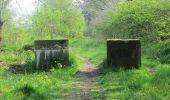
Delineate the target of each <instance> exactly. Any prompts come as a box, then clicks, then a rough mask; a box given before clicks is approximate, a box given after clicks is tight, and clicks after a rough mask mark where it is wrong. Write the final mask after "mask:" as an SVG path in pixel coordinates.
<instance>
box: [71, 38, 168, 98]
mask: <svg viewBox="0 0 170 100" xmlns="http://www.w3.org/2000/svg"><path fill="white" fill-rule="evenodd" d="M165 44H166V46H165V47H167V45H168V44H169V43H165ZM160 45H161V44H160ZM161 46H163V45H161ZM71 47H72V49H73V50H74V51H75V52H76V53H78V54H80V55H82V56H84V57H87V58H88V59H89V60H91V61H92V62H93V63H95V64H96V65H98V67H99V76H98V77H97V80H98V82H99V83H100V85H101V91H100V93H98V94H102V95H104V98H105V99H107V100H113V99H116V100H117V99H118V100H153V99H154V100H157V99H158V100H162V99H165V100H166V99H169V97H170V95H169V94H168V91H169V89H170V86H169V85H168V84H170V73H169V71H170V68H169V64H161V63H160V62H159V61H158V60H157V59H154V60H153V59H149V58H147V57H145V56H147V53H146V52H143V54H142V56H143V57H142V66H141V67H140V68H139V69H131V70H125V69H121V68H114V66H112V67H111V66H110V67H109V66H107V64H106V63H105V61H103V60H104V59H105V58H106V57H105V56H106V47H105V42H104V41H99V40H95V39H93V38H92V39H91V38H84V39H76V40H75V39H74V40H72V41H71ZM142 48H143V49H146V47H142ZM154 48H155V47H154ZM158 48H160V47H158ZM167 48H168V47H167ZM154 51H155V50H152V52H154ZM93 95H95V93H93ZM95 96H98V95H95Z"/></svg>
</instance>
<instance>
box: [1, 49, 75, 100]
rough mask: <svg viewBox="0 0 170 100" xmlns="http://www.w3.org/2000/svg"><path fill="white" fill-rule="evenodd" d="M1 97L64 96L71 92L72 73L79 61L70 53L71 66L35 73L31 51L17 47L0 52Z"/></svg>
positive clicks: (6, 99)
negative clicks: (16, 48)
mask: <svg viewBox="0 0 170 100" xmlns="http://www.w3.org/2000/svg"><path fill="white" fill-rule="evenodd" d="M0 54H1V56H0V61H1V62H0V64H1V68H0V99H3V100H11V99H14V100H21V99H24V100H27V99H28V100H37V99H41V100H44V99H45V100H47V99H58V98H65V96H66V95H67V94H69V92H70V88H71V81H72V78H73V75H74V74H75V73H76V72H77V66H78V62H77V61H78V60H76V56H75V55H74V54H73V53H71V54H70V62H71V64H70V66H67V67H66V68H62V69H52V70H50V71H49V72H36V71H34V70H32V67H33V66H35V65H34V64H32V63H29V62H34V59H35V58H34V52H33V51H31V50H26V51H25V50H24V49H20V51H15V50H12V51H11V50H10V49H9V50H8V49H5V51H3V52H0Z"/></svg>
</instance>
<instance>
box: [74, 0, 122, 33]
mask: <svg viewBox="0 0 170 100" xmlns="http://www.w3.org/2000/svg"><path fill="white" fill-rule="evenodd" d="M76 1H77V3H78V4H79V6H80V8H81V9H82V11H83V14H84V17H85V21H86V25H87V27H88V29H87V32H86V34H88V35H89V34H93V33H94V29H95V26H96V24H97V22H98V21H99V20H100V18H101V16H103V15H105V13H106V12H107V11H108V10H109V9H110V8H112V7H113V6H115V5H116V4H117V3H118V2H119V1H120V0H76Z"/></svg>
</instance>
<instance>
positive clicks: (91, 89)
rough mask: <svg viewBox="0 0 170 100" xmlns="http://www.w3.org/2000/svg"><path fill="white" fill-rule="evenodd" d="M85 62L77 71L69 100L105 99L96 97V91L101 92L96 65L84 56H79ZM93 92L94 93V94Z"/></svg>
mask: <svg viewBox="0 0 170 100" xmlns="http://www.w3.org/2000/svg"><path fill="white" fill-rule="evenodd" d="M79 58H80V60H81V61H82V62H83V65H82V67H80V68H79V71H78V72H77V73H76V75H75V77H74V80H73V83H72V90H71V91H72V92H71V95H70V96H69V97H68V100H94V99H97V100H105V99H104V98H102V97H101V98H100V99H99V98H94V97H93V96H94V93H97V95H99V94H100V91H101V88H100V86H99V84H98V82H97V81H96V78H97V76H98V69H97V67H96V65H94V64H92V63H91V62H90V61H88V60H87V59H85V58H83V57H79ZM92 94H93V95H92Z"/></svg>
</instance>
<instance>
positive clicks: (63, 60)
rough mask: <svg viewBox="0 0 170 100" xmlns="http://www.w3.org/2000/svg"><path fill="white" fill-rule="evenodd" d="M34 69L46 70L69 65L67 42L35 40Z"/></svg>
mask: <svg viewBox="0 0 170 100" xmlns="http://www.w3.org/2000/svg"><path fill="white" fill-rule="evenodd" d="M35 59H36V69H40V70H48V69H50V68H51V67H57V66H58V65H59V64H61V65H62V66H64V65H68V64H69V47H68V40H36V41H35Z"/></svg>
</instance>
